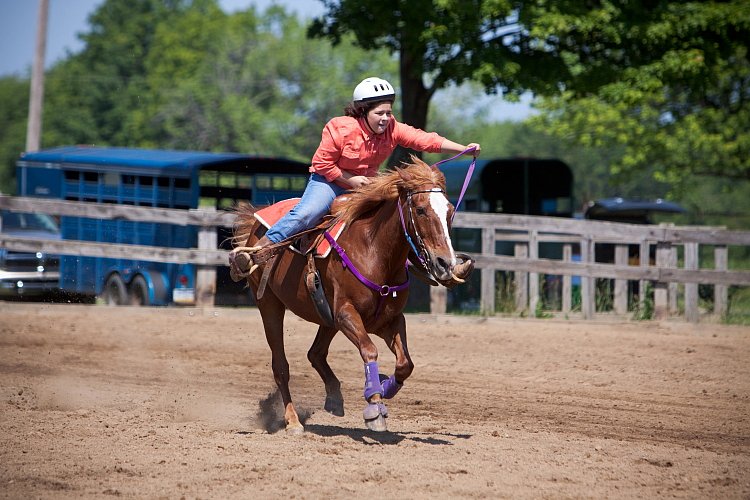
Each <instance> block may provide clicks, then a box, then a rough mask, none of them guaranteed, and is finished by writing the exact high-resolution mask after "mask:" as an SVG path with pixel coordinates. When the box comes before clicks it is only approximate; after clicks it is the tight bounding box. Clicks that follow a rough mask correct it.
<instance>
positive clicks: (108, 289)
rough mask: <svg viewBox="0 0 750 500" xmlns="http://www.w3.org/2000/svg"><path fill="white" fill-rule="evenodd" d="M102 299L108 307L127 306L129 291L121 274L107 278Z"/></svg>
mask: <svg viewBox="0 0 750 500" xmlns="http://www.w3.org/2000/svg"><path fill="white" fill-rule="evenodd" d="M102 298H103V299H104V303H105V304H107V305H108V306H123V305H125V304H127V300H128V290H127V288H126V287H125V282H124V281H122V278H121V277H120V275H119V274H117V273H114V274H111V275H110V276H109V278H107V282H106V283H105V284H104V290H103V291H102Z"/></svg>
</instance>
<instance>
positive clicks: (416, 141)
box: [229, 77, 481, 281]
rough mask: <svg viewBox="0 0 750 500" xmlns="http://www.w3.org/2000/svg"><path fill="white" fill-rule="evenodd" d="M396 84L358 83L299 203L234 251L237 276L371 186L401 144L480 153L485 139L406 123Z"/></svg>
mask: <svg viewBox="0 0 750 500" xmlns="http://www.w3.org/2000/svg"><path fill="white" fill-rule="evenodd" d="M395 98H396V92H395V91H394V90H393V86H391V84H390V83H388V82H387V81H385V80H383V79H381V78H374V77H373V78H366V79H364V80H362V82H360V83H359V85H357V86H356V87H355V89H354V93H353V96H352V102H351V103H349V105H347V106H346V108H345V109H344V115H345V116H339V117H336V118H333V119H332V120H330V121H329V122H328V123H327V124H326V126H325V128H324V129H323V135H322V139H321V141H320V145H319V146H318V149H317V151H316V152H315V155H314V156H313V158H312V165H311V166H310V172H311V173H312V174H311V176H310V180H309V182H308V184H307V187H306V188H305V191H304V193H303V194H302V199H300V201H299V203H298V204H297V205H296V206H295V207H294V208H293V209H292V210H291V211H290V212H288V213H287V214H286V215H285V216H284V217H283V218H282V219H280V220H279V221H278V222H277V223H276V224H274V225H273V226H272V227H271V228H270V229H269V230H268V232H267V233H266V234H265V236H263V238H261V239H260V241H258V242H257V243H256V244H255V245H254V246H253V247H244V248H242V247H239V248H236V249H235V251H233V252H232V253H231V254H230V258H229V261H230V262H229V263H230V275H231V277H232V279H233V280H234V281H240V280H241V279H243V278H246V277H247V276H249V275H250V274H251V273H252V272H253V271H254V270H255V269H256V268H257V264H259V263H260V262H259V261H257V262H256V260H257V259H253V256H254V255H256V254H258V252H260V251H261V250H263V249H265V248H268V247H270V246H273V245H277V244H279V243H281V242H285V241H287V240H289V239H290V238H292V237H294V235H296V234H298V233H300V232H302V231H304V230H306V229H308V228H310V227H313V226H315V225H316V224H317V223H318V222H320V220H321V219H322V218H323V217H324V216H325V215H326V214H327V213H328V212H329V210H330V208H331V204H332V203H333V200H334V199H335V198H336V197H337V196H339V195H340V194H343V193H345V192H347V191H349V190H351V189H356V188H358V187H361V186H365V185H367V184H369V183H370V182H371V178H372V177H373V176H375V175H376V174H377V173H378V167H379V166H380V165H381V164H382V163H383V162H384V161H385V160H386V159H387V158H388V156H390V154H391V153H392V152H393V150H394V149H395V148H396V146H403V147H405V148H410V149H413V150H417V151H426V152H430V153H455V154H458V153H462V152H467V151H468V152H467V154H469V152H470V153H471V154H473V155H474V156H475V157H476V156H478V155H479V153H480V152H481V147H480V146H479V144H476V143H470V144H469V145H468V146H463V145H461V144H458V143H456V142H453V141H451V140H448V139H446V138H444V137H441V136H440V135H438V134H436V133H434V132H432V133H427V132H424V131H422V130H419V129H417V128H414V127H411V126H409V125H406V124H403V123H400V122H398V121H397V120H396V118H395V117H394V116H393V109H392V107H393V101H394V100H395ZM472 266H473V264H471V263H468V262H465V263H459V264H457V265H456V269H454V274H455V275H456V276H457V277H459V278H465V277H466V276H468V274H469V273H470V272H471V271H472V269H473V267H472Z"/></svg>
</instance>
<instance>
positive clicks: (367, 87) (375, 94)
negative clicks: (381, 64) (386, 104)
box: [352, 77, 396, 102]
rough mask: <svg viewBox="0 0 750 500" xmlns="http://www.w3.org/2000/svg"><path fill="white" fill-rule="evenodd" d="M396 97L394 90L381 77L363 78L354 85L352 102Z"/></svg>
mask: <svg viewBox="0 0 750 500" xmlns="http://www.w3.org/2000/svg"><path fill="white" fill-rule="evenodd" d="M394 99H396V91H395V90H393V87H392V86H391V84H390V83H388V82H387V81H385V80H383V79H382V78H375V77H370V78H365V79H364V80H362V81H361V82H360V83H359V85H357V86H356V87H354V95H353V96H352V100H353V101H354V102H367V101H387V100H394Z"/></svg>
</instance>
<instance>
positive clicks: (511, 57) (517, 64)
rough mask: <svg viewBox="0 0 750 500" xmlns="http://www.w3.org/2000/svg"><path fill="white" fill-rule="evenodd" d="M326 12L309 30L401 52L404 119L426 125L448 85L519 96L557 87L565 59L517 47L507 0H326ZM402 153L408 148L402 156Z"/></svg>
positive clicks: (335, 39)
mask: <svg viewBox="0 0 750 500" xmlns="http://www.w3.org/2000/svg"><path fill="white" fill-rule="evenodd" d="M322 1H323V4H324V5H325V7H326V13H325V14H324V15H323V16H322V17H320V18H317V19H315V20H314V21H313V24H312V25H311V27H310V30H309V34H310V35H311V36H313V37H325V38H328V39H330V40H332V41H333V42H334V43H339V42H340V40H342V38H343V36H344V35H345V34H348V33H351V34H353V35H354V36H355V38H356V42H357V44H359V45H360V46H362V47H363V48H365V49H386V50H388V51H389V52H390V53H392V54H395V55H398V62H399V77H400V82H401V94H402V96H403V97H402V119H403V120H404V121H405V122H407V123H409V124H410V125H413V126H415V127H419V128H423V129H424V128H426V124H427V116H428V113H429V104H430V100H431V98H432V97H433V95H434V94H435V92H436V91H437V90H439V89H441V88H444V87H446V86H448V85H451V84H455V85H460V84H462V83H463V82H465V81H468V80H476V81H479V82H481V83H482V84H484V85H485V87H486V88H487V89H488V90H489V91H491V92H504V93H507V94H508V95H510V96H518V95H520V94H521V93H522V91H523V90H525V89H527V88H543V89H547V88H548V87H554V82H555V78H554V77H552V78H550V77H549V76H550V75H553V74H554V69H555V68H562V65H561V64H560V63H559V62H557V61H556V60H555V59H554V58H552V57H550V55H549V54H548V53H546V52H544V51H526V50H519V47H520V46H521V44H522V41H521V40H522V39H523V38H524V31H523V30H522V27H521V26H520V25H519V24H518V22H517V17H516V16H515V14H514V13H515V12H516V5H515V3H514V2H508V1H506V0H470V1H467V0H409V1H399V2H382V1H377V0H340V1H335V0H322ZM397 158H402V154H399V155H397Z"/></svg>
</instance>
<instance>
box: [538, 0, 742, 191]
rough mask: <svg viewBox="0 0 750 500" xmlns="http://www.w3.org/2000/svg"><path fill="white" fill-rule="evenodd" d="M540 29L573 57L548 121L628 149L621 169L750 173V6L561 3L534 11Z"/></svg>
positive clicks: (678, 183)
mask: <svg viewBox="0 0 750 500" xmlns="http://www.w3.org/2000/svg"><path fill="white" fill-rule="evenodd" d="M527 15H528V16H529V17H530V18H533V19H534V20H535V24H534V25H533V28H532V29H531V33H532V34H533V35H535V36H537V37H539V38H540V39H544V40H545V41H546V42H547V44H548V46H549V47H551V50H553V52H555V53H556V54H558V55H559V57H560V58H562V59H563V60H565V61H567V66H568V68H569V69H570V76H569V78H568V79H566V80H564V81H562V82H561V85H562V88H563V92H562V93H561V94H560V95H556V96H551V97H550V98H549V99H548V100H546V101H545V102H543V104H542V105H541V107H542V109H544V110H545V111H546V112H545V113H544V114H543V115H541V116H539V117H537V118H536V119H535V123H536V125H537V126H538V127H540V128H544V129H546V130H550V131H552V132H554V133H556V134H557V135H559V136H564V137H575V138H577V139H578V141H580V142H581V143H582V144H585V145H591V146H597V147H607V148H613V147H621V148H623V149H622V155H621V157H620V158H619V159H618V160H617V161H615V162H614V163H613V164H612V166H611V171H612V173H613V174H615V175H619V174H624V175H631V176H632V175H642V174H643V173H646V172H650V173H651V174H652V176H653V178H654V179H655V180H657V181H661V182H665V183H669V184H670V185H672V186H674V187H675V188H677V189H678V191H676V192H678V193H679V192H680V191H679V190H680V189H683V190H684V189H685V188H686V187H687V186H688V184H690V181H691V179H692V178H693V176H712V177H722V178H728V179H735V180H742V181H748V180H750V162H748V160H747V159H748V157H750V155H749V153H750V106H749V104H748V103H749V100H750V62H749V61H748V53H747V42H746V41H747V40H748V39H750V4H748V3H747V2H745V1H741V0H740V1H727V2H682V1H660V2H628V3H623V2H617V3H615V2H597V3H596V6H595V7H594V8H593V9H585V8H583V3H582V2H577V1H574V2H573V1H572V2H556V3H555V4H554V5H552V4H550V5H544V6H539V7H538V8H537V10H533V9H532V10H531V11H529V12H528V13H527Z"/></svg>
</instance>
